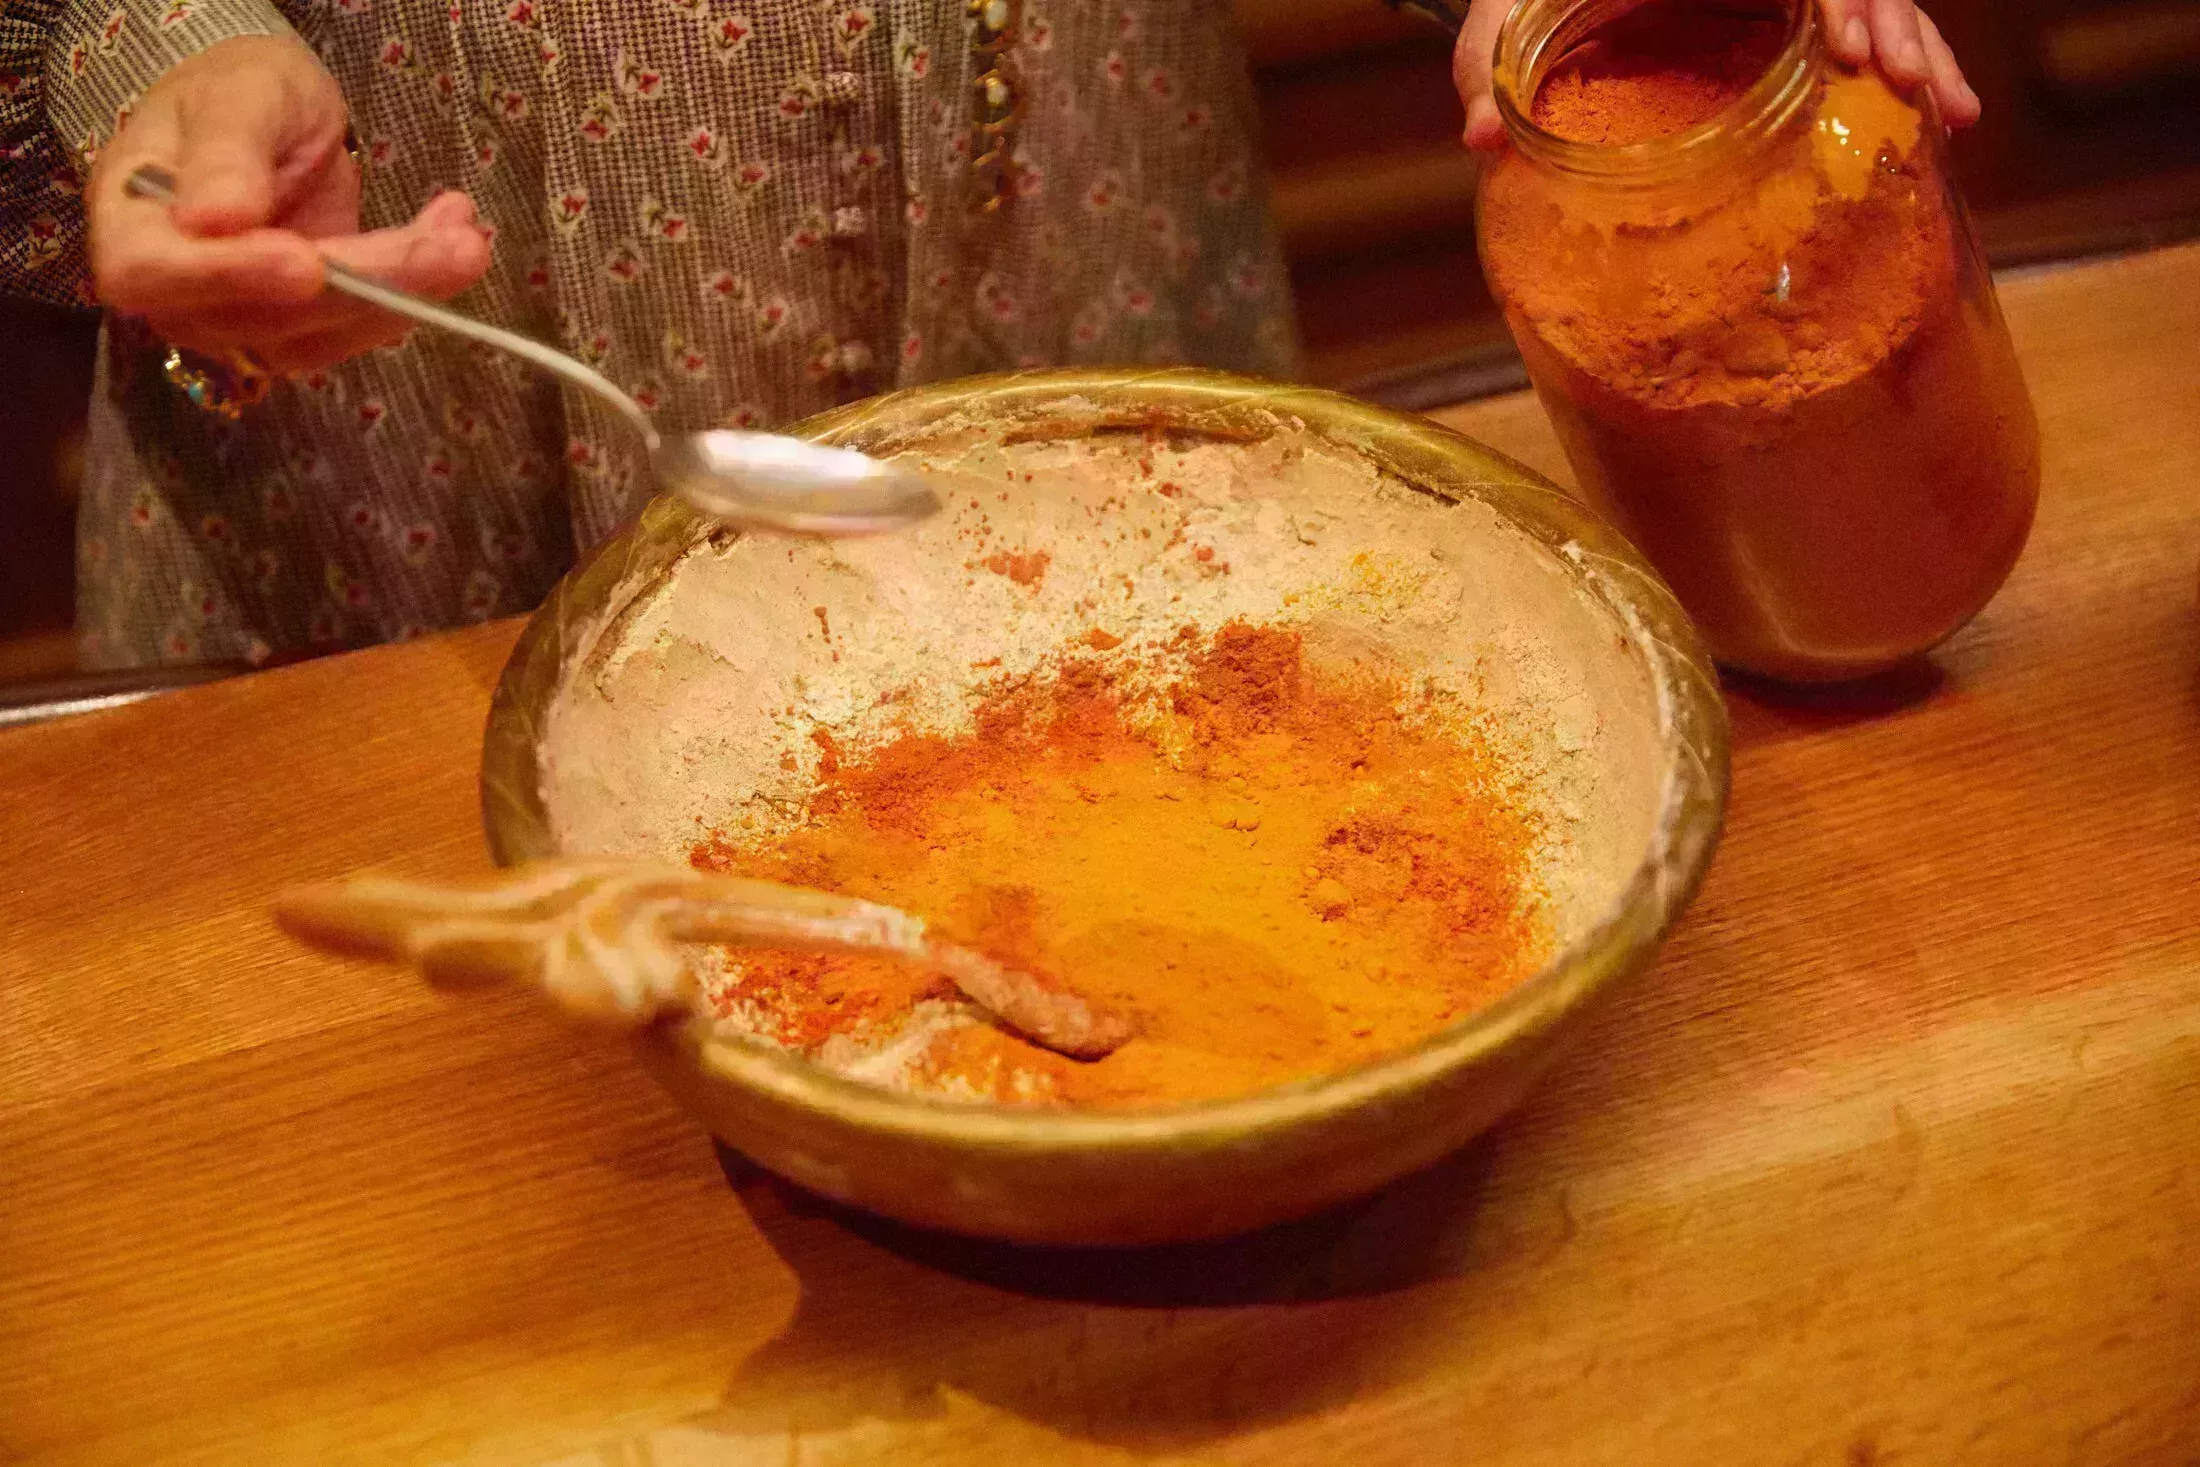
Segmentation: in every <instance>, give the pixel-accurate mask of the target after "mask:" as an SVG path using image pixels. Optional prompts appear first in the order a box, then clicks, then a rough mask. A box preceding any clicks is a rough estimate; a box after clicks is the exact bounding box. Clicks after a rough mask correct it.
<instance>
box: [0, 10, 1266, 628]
mask: <svg viewBox="0 0 2200 1467" xmlns="http://www.w3.org/2000/svg"><path fill="white" fill-rule="evenodd" d="M286 28H294V29H295V30H296V32H297V33H298V34H299V35H300V36H302V37H303V38H304V39H305V40H306V41H307V43H308V44H310V45H312V46H313V47H314V48H315V49H316V50H317V51H318V53H319V54H320V56H321V57H322V59H323V61H324V63H325V64H326V65H327V66H328V68H329V70H330V71H331V72H332V73H333V74H334V75H335V77H336V78H337V80H338V81H339V82H340V83H341V85H342V88H343V91H344V95H345V97H346V99H347V100H348V102H349V104H350V108H351V113H352V121H353V131H354V135H355V137H356V138H357V140H358V143H359V147H360V150H361V153H362V155H363V160H364V168H365V176H366V184H365V203H364V214H365V219H364V227H367V228H376V227H381V226H384V225H390V224H395V223H398V222H401V221H402V220H404V219H406V218H409V217H410V216H411V215H412V214H413V212H414V211H416V210H417V209H418V208H419V206H420V205H421V204H422V203H423V202H425V201H426V200H427V199H428V198H429V197H430V196H431V195H432V194H433V193H434V192H435V191H436V190H437V189H438V188H443V187H452V188H460V189H464V190H465V191H467V192H468V193H470V194H471V195H472V196H473V198H474V200H475V202H476V204H477V206H478V207H479V210H480V212H481V216H482V218H483V220H484V221H485V222H486V223H487V224H488V226H489V227H490V228H492V229H493V231H494V242H495V249H494V263H493V264H492V266H491V268H490V272H489V275H488V277H487V278H486V279H485V280H483V281H482V282H481V283H480V284H479V285H478V286H476V287H475V288H474V289H473V290H471V291H470V292H469V293H468V294H467V295H465V296H463V297H461V299H460V304H461V305H463V306H464V307H465V308H466V309H468V310H470V311H473V312H475V313H477V314H480V315H483V316H486V317H489V318H491V319H494V320H497V321H501V322H504V323H506V324H508V325H512V326H515V327H517V328H519V329H521V330H524V331H528V332H531V333H534V334H536V335H538V336H540V337H542V338H544V339H547V340H552V341H556V342H558V343H560V344H562V345H563V346H564V347H565V348H566V349H567V350H569V351H572V352H574V353H575V354H577V355H579V356H581V357H582V358H584V359H586V360H588V361H590V362H592V363H594V364H596V365H597V366H598V367H599V368H601V369H602V370H603V371H604V372H606V373H607V374H609V375H610V376H611V377H612V378H613V379H614V380H616V381H618V382H619V383H621V384H622V385H624V386H625V387H626V388H627V389H628V390H629V391H630V392H631V393H632V394H633V395H634V396H635V398H636V399H637V400H639V401H640V402H641V403H643V404H644V406H645V407H646V408H647V409H648V410H649V411H651V412H652V413H653V414H654V415H655V417H656V419H657V421H658V423H659V425H660V426H661V427H663V428H665V429H667V430H685V429H690V428H696V427H702V426H706V425H710V424H714V423H722V422H723V423H734V424H744V425H758V426H766V425H772V424H777V423H782V422H786V421H789V420H791V419H795V418H799V417H801V416H804V415H806V414H809V413H812V412H816V411H818V410H821V409H824V408H827V407H830V406H833V405H834V404H836V403H841V402H847V401H850V400H852V399H855V398H858V397H862V396H866V395H868V394H871V393H874V392H879V391H882V390H886V389H888V388H892V387H894V386H897V385H903V384H909V383H914V382H920V381H926V380H930V379H934V378H939V377H947V376H955V375H960V374H963V373H968V372H974V371H982V370H991V369H996V368H1004V367H1012V366H1017V365H1036V364H1042V363H1044V364H1058V363H1102V362H1173V361H1193V362H1201V363H1206V364H1210V365H1216V366H1225V367H1231V368H1236V369H1239V370H1246V371H1252V372H1259V373H1266V374H1270V375H1281V374H1284V373H1285V372H1287V371H1288V370H1289V366H1290V362H1291V352H1292V342H1291V331H1290V319H1289V311H1288V304H1287V300H1286V295H1285V284H1284V280H1283V276H1282V271H1281V264H1280V258H1279V254H1278V250H1277V247H1276V242H1275V238H1274V235H1273V232H1272V230H1271V228H1270V226H1269V224H1268V221H1267V216H1266V210H1265V200H1264V199H1263V197H1262V195H1261V187H1260V181H1259V173H1258V169H1257V167H1256V160H1255V159H1254V157H1253V156H1252V151H1251V145H1250V137H1251V133H1252V129H1253V125H1254V118H1253V110H1252V100H1251V94H1250V88H1249V85H1248V82H1247V79H1246V76H1245V70H1244V63H1243V60H1242V58H1241V56H1240V54H1239V53H1238V51H1237V50H1236V47H1235V43H1234V39H1233V38H1232V36H1231V35H1230V34H1229V32H1228V21H1227V7H1226V6H1223V5H1221V4H1218V3H1215V0H1122V3H1108V4H1100V3H1095V0H1051V3H1048V4H1044V5H1042V4H1041V3H1040V0H976V3H971V0H875V3H868V4H850V3H846V0H823V3H820V0H311V3H310V4H302V3H290V0H286V3H284V4H283V5H282V6H281V8H280V10H278V8H277V7H276V6H275V5H273V4H271V3H269V0H0V289H7V290H10V291H14V292H18V293H25V294H31V295H35V296H40V297H43V298H45V299H49V300H57V301H63V302H81V301H85V300H87V299H88V286H87V282H86V278H85V268H84V248H83V232H84V225H83V218H82V212H81V208H80V204H79V201H78V198H77V196H76V192H77V184H76V178H77V176H78V175H79V174H80V173H81V172H82V171H83V168H84V166H85V164H86V163H87V161H88V160H89V159H91V158H92V157H94V156H96V153H97V150H98V149H99V148H100V147H101V145H102V144H103V143H104V141H105V140H106V139H108V138H109V137H111V136H112V135H113V133H114V131H115V130H116V128H117V127H118V126H120V125H121V124H122V123H124V122H125V121H126V120H127V118H128V114H129V109H130V104H131V102H132V99H133V98H135V97H136V96H137V95H138V93H140V92H141V91H142V90H143V89H144V87H145V86H146V85H147V84H148V83H150V82H151V81H152V80H153V79H154V78H155V77H156V76H158V75H159V74H160V72H161V71H162V70H163V69H165V68H166V67H167V66H169V65H172V64H174V63H175V62H176V61H177V60H179V59H181V58H183V57H185V56H188V55H190V54H192V53H194V52H196V51H198V50H200V49H202V48H204V47H206V46H209V45H212V44H215V43H216V42H219V41H221V40H224V39H226V38H229V37H233V36H238V35H246V34H267V33H280V32H282V31H284V30H285V29H286ZM1003 118H1006V119H1007V122H1006V126H1005V127H1000V126H995V127H992V128H989V126H988V124H989V123H995V124H998V123H1000V122H1001V121H1002V119H1003ZM996 144H998V146H996ZM164 354H165V348H164V347H163V346H162V344H161V343H158V342H156V341H154V340H152V339H151V338H150V337H149V335H148V334H147V332H146V331H145V330H144V328H143V327H142V326H140V325H138V324H136V323H134V322H131V321H126V320H120V319H112V320H110V321H109V322H108V323H107V329H106V331H105V334H104V336H103V339H102V343H101V351H100V362H99V377H98V384H97V387H96V389H95V393H94V400H93V403H92V411H91V423H90V438H89V443H88V449H87V463H86V482H85V486H84V494H83V500H82V505H81V509H80V511H79V519H80V522H79V532H78V572H79V587H80V590H79V614H78V627H79V635H80V639H81V645H80V657H81V660H82V661H83V662H84V663H85V664H86V665H89V666H95V667H112V666H125V665H133V664H141V663H146V662H152V661H212V660H222V659H242V660H246V661H251V662H255V663H258V662H264V661H266V660H268V659H270V658H279V657H286V656H291V655H299V654H307V653H312V652H317V651H325V650H332V649H335V648H340V647H346V646H357V645H361V644H365V643H370V642H376V641H382V640H388V639H394V638H403V637H408V636H413V635H416V634H418V633H420V632H423V631H426V630H428V629H431V628H435V627H441V626H448V625H453V624H457V623H462V622H466V621H477V620H481V619H483V618H487V617H491V616H497V615H501V614H506V613H511V612H518V611H523V610H525V609H527V608H529V607H531V606H532V605H533V604H534V603H535V602H536V601H537V600H538V599H539V598H540V597H541V596H542V595H543V594H544V593H545V592H546V591H547V590H548V588H549V586H550V584H551V583H552V582H553V581H554V580H555V579H556V578H557V576H558V575H559V574H560V573H561V572H562V571H563V570H564V569H565V567H566V566H567V565H568V564H569V563H570V562H571V559H572V557H573V555H574V553H575V551H576V549H578V548H580V547H585V546H586V545H588V544H590V543H591V542H593V541H594V540H596V539H598V538H599V537H601V536H603V535H604V534H606V533H607V532H608V531H610V530H611V529H612V528H613V527H614V526H616V525H617V524H618V523H619V522H621V521H622V520H624V519H625V518H626V517H628V516H629V515H630V514H632V513H633V512H635V511H636V510H637V509H638V508H639V507H640V504H641V502H642V500H643V499H645V498H646V496H647V494H648V492H649V488H648V484H647V482H646V474H645V471H644V467H643V464H642V462H641V455H640V450H639V445H638V444H637V443H636V442H635V441H634V439H633V435H632V434H631V432H630V431H629V430H628V429H626V428H625V427H624V426H622V425H621V424H620V423H619V422H617V421H616V420H615V419H613V418H611V417H610V416H608V415H607V414H606V413H605V412H603V411H602V410H601V409H599V408H598V407H597V406H595V405H594V404H593V403H592V402H591V401H590V400H588V399H586V398H584V397H582V396H579V395H576V394H574V393H572V392H570V391H567V390H564V389H561V388H560V387H558V386H557V385H555V384H554V383H551V382H549V381H546V380H545V379H544V378H542V377H540V376H538V375H535V374H532V373H530V372H529V371H527V370H526V369H523V368H520V367H518V366H516V365H515V364H513V363H511V362H510V361H508V360H506V359H504V358H502V357H500V356H497V355H495V354H491V353H483V352H480V351H478V350H476V349H473V348H470V347H467V346H464V345H461V344H458V343H455V342H454V341H452V340H451V339H449V338H442V337H439V336H437V335H436V334H434V333H429V332H420V333H416V334H415V335H414V336H413V337H412V338H411V339H410V340H409V341H408V342H407V343H406V344H405V345H403V346H401V347H397V348H393V349H391V350H388V351H382V352H377V353H374V354H371V355H369V356H366V357H362V358H359V359H356V360H354V361H351V362H348V363H346V364H344V365H343V366H341V367H338V368H336V369H333V370H331V371H327V372H320V373H314V374H312V375H310V376H306V377H301V378H298V379H295V380H291V381H286V382H280V383H277V384H276V385H275V387H274V390H273V392H272V393H271V395H270V396H269V397H268V398H267V400H266V401H265V402H263V403H261V404H259V405H258V406H256V407H253V408H250V409H248V410H247V411H246V412H245V413H244V415H243V417H242V418H241V420H239V421H236V422H229V421H225V420H224V419H222V418H220V417H218V416H214V415H211V414H208V413H206V412H203V411H201V410H200V409H198V408H196V407H194V406H193V405H192V404H191V403H190V402H189V401H188V400H187V399H186V398H185V396H184V394H183V393H182V391H181V390H179V389H178V388H177V387H176V386H174V385H173V384H172V383H171V382H170V381H169V380H168V378H167V377H166V375H164V373H163V372H162V371H161V370H160V363H161V360H162V357H163V356H164Z"/></svg>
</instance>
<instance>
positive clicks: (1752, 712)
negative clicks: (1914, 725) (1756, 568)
mask: <svg viewBox="0 0 2200 1467" xmlns="http://www.w3.org/2000/svg"><path fill="white" fill-rule="evenodd" d="M1719 681H1720V684H1721V686H1723V687H1724V688H1725V690H1726V694H1727V700H1726V703H1727V712H1728V714H1729V716H1730V717H1731V718H1732V719H1733V723H1734V742H1735V744H1736V745H1737V746H1744V745H1749V744H1765V743H1778V742H1780V741H1782V740H1784V739H1790V738H1795V737H1797V736H1799V735H1803V734H1811V733H1817V732H1819V731H1821V730H1824V729H1831V728H1841V727H1844V726H1845V725H1848V724H1852V723H1864V722H1869V721H1871V720H1873V719H1879V718H1891V717H1894V716H1895V715H1898V714H1901V713H1906V712H1909V711H1911V710H1912V709H1915V708H1918V707H1921V706H1923V705H1924V704H1926V703H1928V702H1930V701H1932V699H1933V698H1935V697H1937V696H1939V695H1940V694H1941V693H1943V692H1944V691H1946V690H1947V689H1948V688H1949V687H1950V686H1951V684H1952V683H1953V682H1954V681H1955V679H1954V678H1953V677H1952V676H1951V674H1950V672H1949V671H1948V669H1947V668H1946V667H1945V666H1943V665H1942V664H1941V663H1940V662H1939V661H1938V660H1936V659H1935V658H1933V657H1932V656H1930V655H1927V656H1922V657H1917V658H1913V659H1911V660H1910V661H1908V662H1905V663H1903V664H1902V665H1901V666H1899V667H1894V668H1890V669H1889V670H1888V671H1886V672H1883V673H1879V674H1877V675H1875V676H1872V677H1868V678H1860V679H1858V680H1856V681H1854V682H1847V683H1831V684H1826V685H1824V686H1805V685H1797V684H1789V683H1778V682H1774V681H1772V680H1771V679H1769V678H1761V677H1756V676H1754V675H1752V674H1750V673H1746V672H1735V671H1732V670H1722V671H1721V672H1720V674H1719Z"/></svg>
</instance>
